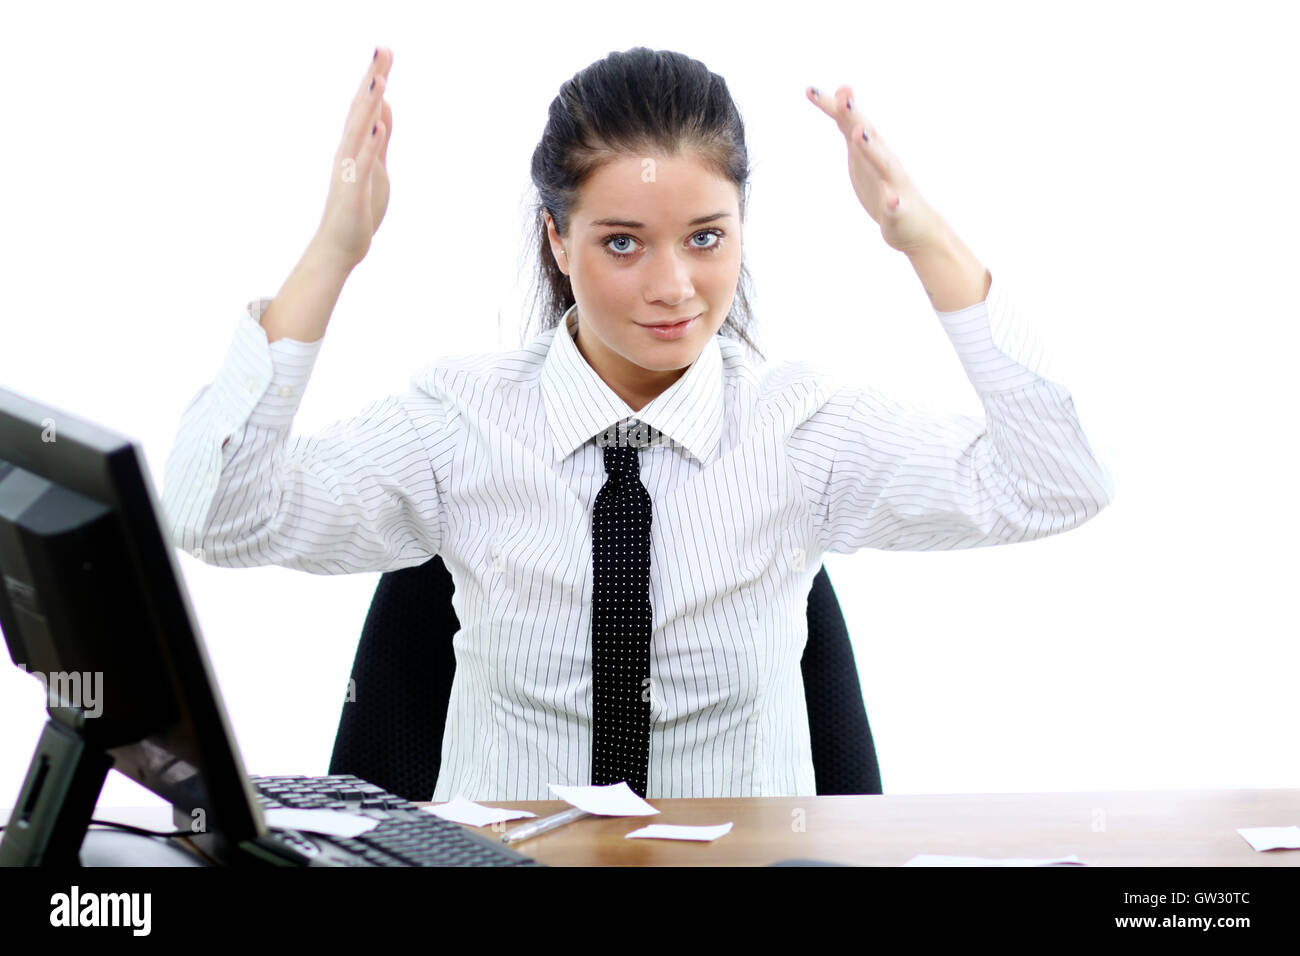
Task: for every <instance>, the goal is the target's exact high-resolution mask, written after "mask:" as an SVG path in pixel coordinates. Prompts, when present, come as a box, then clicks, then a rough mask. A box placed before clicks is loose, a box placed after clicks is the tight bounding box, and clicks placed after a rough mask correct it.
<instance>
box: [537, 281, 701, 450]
mask: <svg viewBox="0 0 1300 956" xmlns="http://www.w3.org/2000/svg"><path fill="white" fill-rule="evenodd" d="M576 310H577V306H576V305H573V306H570V307H569V309H568V311H567V312H565V313H564V315H563V317H561V319H560V322H559V324H558V325H557V327H556V328H555V337H554V338H553V339H552V340H551V344H550V348H549V349H548V351H547V354H546V361H545V362H544V363H543V365H542V372H541V388H542V401H543V403H544V404H545V407H546V424H547V427H548V428H549V429H550V432H551V446H552V448H553V449H554V460H555V461H560V460H561V459H564V458H567V457H568V456H569V455H571V454H573V452H574V450H575V449H577V448H578V447H579V446H581V445H582V444H584V443H585V442H587V441H588V440H590V439H591V437H592V436H593V435H597V434H599V433H601V432H604V431H606V430H607V429H608V428H610V427H611V426H614V425H617V424H618V423H619V422H622V421H624V420H626V419H635V420H636V421H639V422H644V423H645V424H646V425H648V426H650V427H651V428H653V429H657V430H658V431H660V432H662V433H663V434H664V435H665V436H666V437H667V438H669V439H671V440H672V441H673V442H675V443H677V444H679V445H681V446H682V447H684V448H685V449H686V450H687V451H688V452H690V453H691V454H692V455H693V456H695V458H697V459H698V460H699V461H700V463H701V464H708V462H709V459H710V458H711V456H712V455H713V452H714V451H715V450H716V449H717V447H718V442H719V440H720V439H721V437H722V398H723V394H722V384H723V383H722V353H721V349H720V348H719V346H718V341H717V339H718V337H717V335H716V334H715V335H712V336H710V337H709V341H708V342H707V343H705V345H704V348H703V349H702V350H701V351H700V355H699V357H698V358H697V359H696V360H695V361H694V362H692V363H691V365H690V367H689V368H687V370H686V373H685V374H684V375H683V376H682V377H681V378H679V379H678V380H677V381H676V382H674V383H673V384H672V385H671V386H669V387H668V388H667V389H666V390H665V391H664V392H663V393H661V394H660V395H658V396H656V397H655V398H654V399H653V400H652V401H651V402H650V403H649V404H648V405H646V406H645V407H644V408H642V409H641V410H640V411H639V412H637V411H633V410H632V407H631V406H630V405H628V404H627V402H625V401H623V399H621V398H619V397H618V396H617V395H616V394H614V392H613V390H612V389H610V387H609V386H608V385H606V384H605V382H604V381H603V380H602V379H601V377H600V376H599V375H597V374H596V370H595V369H593V368H592V367H591V366H590V365H589V364H587V360H586V359H584V358H583V357H582V353H581V352H579V351H578V346H577V343H576V342H575V341H574V340H573V336H574V335H575V334H576V332H577V328H578V313H577V311H576ZM566 333H567V334H566Z"/></svg>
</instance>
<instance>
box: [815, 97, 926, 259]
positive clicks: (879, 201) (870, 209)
mask: <svg viewBox="0 0 1300 956" xmlns="http://www.w3.org/2000/svg"><path fill="white" fill-rule="evenodd" d="M807 94H808V99H810V100H811V101H812V102H813V103H814V104H816V105H817V106H818V107H819V108H820V109H821V111H822V112H823V113H825V114H826V115H827V116H829V117H830V118H831V119H833V120H835V123H836V125H837V126H839V128H840V132H841V133H843V134H844V139H845V142H846V144H847V145H848V150H849V179H850V180H851V181H852V183H853V191H854V192H855V193H857V196H858V201H859V202H861V203H862V208H864V209H865V210H866V211H867V214H868V215H870V216H871V218H872V219H874V220H875V221H876V222H877V223H879V225H880V234H881V236H883V237H884V240H885V242H886V243H887V244H888V245H889V246H890V247H892V248H894V249H897V250H899V251H900V252H913V251H916V250H917V249H921V248H923V247H925V246H927V245H929V244H930V243H932V242H936V241H938V240H939V238H940V237H941V236H942V235H943V234H944V233H943V230H944V223H943V219H942V218H941V217H940V216H939V215H938V214H937V213H936V212H935V211H934V210H933V209H932V208H931V207H930V204H929V203H928V202H926V201H925V197H924V196H922V195H921V193H920V192H919V191H918V190H917V188H916V187H915V185H913V183H912V180H911V179H910V178H909V177H908V175H907V173H906V172H905V171H904V170H903V166H902V164H901V163H900V162H899V161H898V158H897V157H896V156H895V155H894V154H893V153H892V152H890V150H889V147H888V146H886V145H885V143H884V141H883V140H882V139H881V138H880V134H879V133H878V132H877V131H876V128H875V127H874V126H872V125H871V124H870V123H868V122H867V120H866V117H865V116H863V115H862V113H861V112H860V111H859V109H858V103H857V101H856V100H855V99H854V98H853V91H852V90H851V89H850V88H849V87H847V86H841V87H840V88H839V89H838V90H836V91H835V93H834V94H829V93H823V92H820V91H819V90H818V89H817V88H816V87H812V86H810V87H808V90H807ZM864 133H865V134H866V136H865V137H864V135H863V134H864Z"/></svg>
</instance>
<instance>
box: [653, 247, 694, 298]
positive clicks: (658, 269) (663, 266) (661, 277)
mask: <svg viewBox="0 0 1300 956" xmlns="http://www.w3.org/2000/svg"><path fill="white" fill-rule="evenodd" d="M648 270H649V274H648V275H647V277H646V298H647V299H648V300H649V301H650V302H664V303H666V304H668V305H669V306H673V307H675V306H677V305H680V304H681V303H683V302H686V301H689V300H690V299H692V298H694V296H695V284H694V283H693V282H692V281H691V264H690V262H688V261H687V260H686V259H685V258H684V257H682V256H678V255H674V254H673V253H671V252H670V253H665V254H663V255H659V256H651V257H650V262H649V266H648Z"/></svg>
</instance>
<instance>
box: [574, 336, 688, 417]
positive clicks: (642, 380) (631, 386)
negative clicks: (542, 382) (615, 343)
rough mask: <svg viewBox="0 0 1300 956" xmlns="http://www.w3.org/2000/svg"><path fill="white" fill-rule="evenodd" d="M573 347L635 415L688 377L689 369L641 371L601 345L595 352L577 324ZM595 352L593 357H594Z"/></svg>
mask: <svg viewBox="0 0 1300 956" xmlns="http://www.w3.org/2000/svg"><path fill="white" fill-rule="evenodd" d="M574 344H575V345H576V346H577V347H578V354H580V355H581V356H582V357H583V359H584V360H585V361H586V363H587V364H588V365H590V366H591V368H592V370H593V371H594V372H595V373H596V374H597V375H599V376H600V380H601V381H602V382H604V383H605V384H606V385H608V386H609V389H610V391H612V392H613V393H614V394H615V395H617V396H618V397H619V398H621V399H622V400H623V401H625V402H627V404H628V407H629V408H631V409H632V410H633V411H634V412H639V411H640V410H641V409H643V408H645V407H646V406H647V405H649V404H650V402H651V401H653V400H654V399H655V398H657V397H658V396H659V395H661V394H663V393H664V392H666V391H667V390H668V389H669V388H670V387H671V386H672V384H673V383H674V382H676V381H677V380H678V379H679V378H681V377H682V376H683V375H685V374H686V368H690V366H689V365H688V366H687V367H686V368H675V369H668V370H666V371H655V370H653V369H648V368H642V367H641V366H640V365H637V364H636V363H635V362H629V361H628V360H627V359H625V358H623V356H621V355H618V354H617V353H615V352H612V351H610V350H609V349H606V348H603V347H601V346H599V345H597V347H596V348H595V349H594V350H593V349H592V348H591V345H592V343H590V342H588V341H587V340H586V338H585V337H584V336H583V334H582V323H578V334H577V335H576V336H575V337H574ZM593 353H594V354H593Z"/></svg>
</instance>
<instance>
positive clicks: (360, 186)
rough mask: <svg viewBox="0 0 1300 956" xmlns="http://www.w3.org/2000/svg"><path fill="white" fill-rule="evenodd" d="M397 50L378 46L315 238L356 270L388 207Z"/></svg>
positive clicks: (356, 101)
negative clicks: (391, 90) (391, 79)
mask: <svg viewBox="0 0 1300 956" xmlns="http://www.w3.org/2000/svg"><path fill="white" fill-rule="evenodd" d="M392 66H393V54H392V52H391V51H390V50H389V49H388V48H387V47H379V48H378V53H377V54H376V55H375V57H374V59H373V60H372V61H371V63H370V67H369V69H367V70H366V75H365V76H364V77H363V78H362V80H361V88H360V89H359V90H358V91H357V95H356V98H355V99H354V100H353V101H352V109H350V110H349V111H348V118H347V122H346V123H345V124H344V127H343V140H342V142H340V143H339V148H338V151H337V152H336V153H335V154H334V173H333V175H332V176H331V177H330V191H329V196H328V198H327V199H326V200H325V213H324V215H322V216H321V222H320V227H319V228H318V229H317V230H316V237H315V239H314V243H315V244H316V245H317V246H318V247H319V248H320V249H321V250H322V251H324V252H326V253H327V254H329V255H331V256H334V257H337V259H338V260H339V261H340V262H341V263H342V265H343V266H344V267H345V268H347V269H351V268H353V267H354V266H356V264H357V263H359V262H360V261H361V260H362V259H364V258H365V257H366V253H367V252H369V251H370V239H371V237H372V236H374V234H375V231H376V230H378V229H379V223H380V222H382V221H383V218H384V211H385V210H386V209H387V208H388V170H387V168H386V165H387V162H388V137H389V134H390V133H391V132H392V128H393V111H392V109H391V108H390V107H389V105H388V104H387V103H386V102H384V90H385V89H386V88H387V86H388V71H389V70H390V69H391V68H392Z"/></svg>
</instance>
